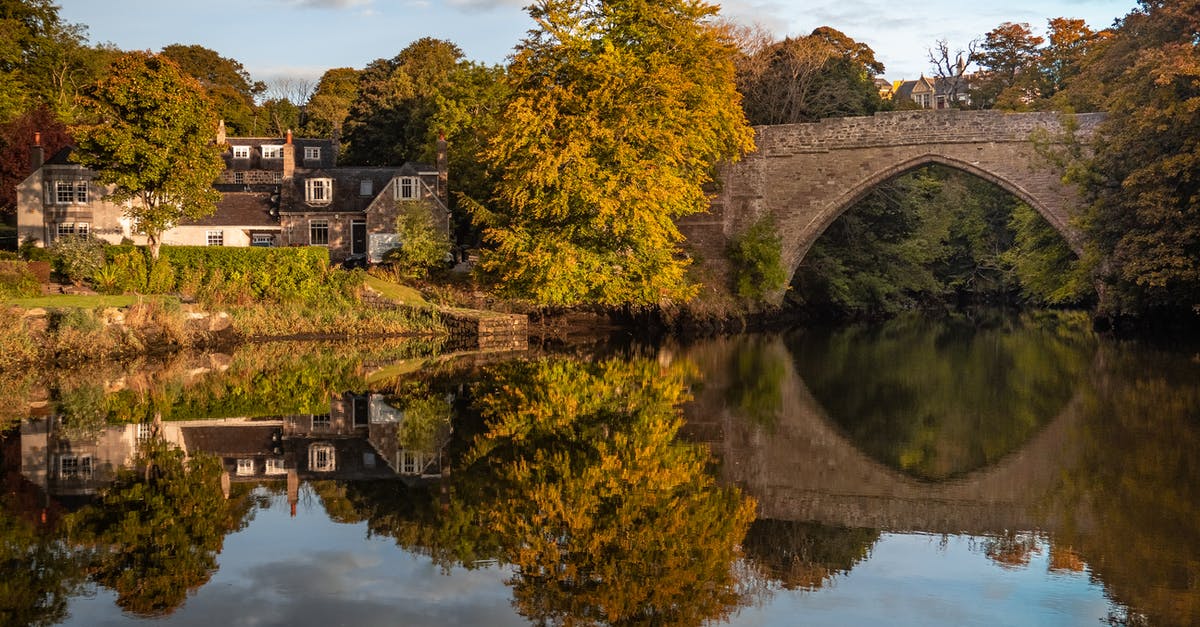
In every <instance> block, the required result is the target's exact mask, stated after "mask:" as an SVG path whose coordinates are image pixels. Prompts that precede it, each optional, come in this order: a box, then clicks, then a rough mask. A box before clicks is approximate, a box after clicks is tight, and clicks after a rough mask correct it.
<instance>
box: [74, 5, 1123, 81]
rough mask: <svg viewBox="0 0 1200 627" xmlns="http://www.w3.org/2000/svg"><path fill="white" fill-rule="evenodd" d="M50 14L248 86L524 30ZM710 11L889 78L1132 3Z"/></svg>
mask: <svg viewBox="0 0 1200 627" xmlns="http://www.w3.org/2000/svg"><path fill="white" fill-rule="evenodd" d="M58 2H59V4H60V5H61V7H62V8H61V11H60V15H61V16H62V17H63V18H64V19H65V20H67V21H69V22H76V23H82V24H85V25H86V26H87V27H88V35H89V38H90V39H91V41H92V42H96V43H100V42H111V43H113V44H116V45H117V46H119V47H120V48H123V49H126V50H133V49H142V50H159V49H161V48H162V47H163V46H166V45H169V44H173V43H182V44H200V45H202V46H206V47H208V48H211V49H213V50H216V51H217V52H219V53H221V54H222V55H223V56H226V57H231V58H234V59H237V60H238V61H240V62H241V63H242V65H244V66H245V67H246V69H247V70H248V71H249V72H250V73H251V75H252V76H253V77H254V78H255V79H257V80H263V81H271V80H272V79H275V78H278V77H281V76H287V77H296V78H306V79H316V78H318V77H319V76H320V75H321V73H322V72H324V71H325V70H326V69H329V68H333V67H354V68H362V67H363V66H365V65H366V64H367V63H369V62H370V61H372V60H374V59H378V58H381V57H392V56H394V55H395V54H396V53H397V52H399V51H400V50H401V49H403V48H404V47H405V46H406V45H408V44H409V43H410V42H412V41H413V40H415V39H418V38H420V37H423V36H433V37H438V38H441V39H447V40H449V41H453V42H454V43H456V44H458V46H459V47H460V48H462V49H463V51H464V52H465V53H466V55H467V57H468V58H469V59H472V60H476V61H483V62H487V63H501V62H503V61H504V59H505V57H506V56H507V55H508V54H509V52H511V50H512V48H513V46H514V45H515V44H516V43H517V42H518V41H519V40H520V39H521V37H522V36H523V35H524V33H525V32H526V31H527V30H529V28H531V27H532V25H533V22H532V21H531V20H530V19H529V17H528V15H527V14H526V13H525V11H524V9H523V8H522V7H523V6H524V5H525V4H526V0H204V1H200V2H197V1H192V0H103V1H101V0H58ZM718 3H719V4H720V5H721V6H722V14H723V15H725V16H726V17H729V18H731V19H733V20H735V21H737V22H741V23H752V22H757V23H759V24H762V25H763V26H765V27H766V28H768V29H769V30H770V31H772V32H773V33H775V34H776V35H778V36H780V37H782V36H784V35H796V34H807V33H808V32H810V31H812V29H814V28H816V27H818V26H832V27H834V28H836V29H838V30H841V31H842V32H844V33H846V34H847V35H849V36H850V37H853V38H854V39H857V40H859V41H863V42H865V43H867V44H868V45H870V46H871V48H872V49H874V50H875V53H876V56H877V58H879V60H880V61H882V62H883V63H884V65H885V66H886V67H887V74H886V75H887V76H888V78H891V79H898V78H915V77H916V76H917V75H918V74H919V73H921V72H928V69H929V63H928V60H927V52H926V51H927V50H928V48H929V47H930V46H931V45H933V43H934V42H935V41H936V40H938V39H946V40H948V41H949V42H950V43H951V45H952V47H957V46H962V45H964V44H966V42H968V41H970V40H971V39H973V38H978V37H981V36H982V35H983V33H986V32H987V31H988V30H991V29H992V28H994V27H995V26H996V25H998V24H1000V23H1001V22H1005V21H1012V22H1028V23H1029V24H1030V25H1031V26H1033V27H1034V28H1036V29H1039V30H1040V29H1043V28H1044V27H1045V24H1046V20H1047V19H1048V18H1051V17H1057V16H1063V17H1075V18H1083V19H1085V20H1086V21H1087V22H1088V24H1090V25H1091V26H1092V27H1094V28H1099V27H1105V26H1109V25H1111V24H1112V22H1113V20H1114V19H1116V18H1119V17H1121V16H1124V15H1125V14H1126V13H1128V12H1129V11H1130V9H1132V8H1133V7H1134V6H1135V4H1136V0H1004V2H962V1H961V0H922V1H920V2H917V1H914V0H908V1H905V0H807V1H796V0H792V1H789V0H722V1H720V2H718Z"/></svg>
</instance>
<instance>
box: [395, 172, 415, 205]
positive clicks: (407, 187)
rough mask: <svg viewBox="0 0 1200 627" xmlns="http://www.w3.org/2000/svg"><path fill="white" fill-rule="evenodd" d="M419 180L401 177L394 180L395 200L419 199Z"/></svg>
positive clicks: (413, 177)
mask: <svg viewBox="0 0 1200 627" xmlns="http://www.w3.org/2000/svg"><path fill="white" fill-rule="evenodd" d="M420 183H421V180H420V179H418V178H417V177H415V176H401V177H398V178H397V179H396V200H413V199H415V198H419V196H418V194H417V190H418V189H420Z"/></svg>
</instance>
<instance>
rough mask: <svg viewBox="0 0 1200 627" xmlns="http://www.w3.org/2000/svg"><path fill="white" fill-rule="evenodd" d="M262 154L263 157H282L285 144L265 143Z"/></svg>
mask: <svg viewBox="0 0 1200 627" xmlns="http://www.w3.org/2000/svg"><path fill="white" fill-rule="evenodd" d="M262 155H263V159H282V158H283V146H279V145H275V144H263V146H262Z"/></svg>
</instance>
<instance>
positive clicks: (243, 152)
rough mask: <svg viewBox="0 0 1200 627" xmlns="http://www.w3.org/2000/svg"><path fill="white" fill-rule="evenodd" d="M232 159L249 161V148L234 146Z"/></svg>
mask: <svg viewBox="0 0 1200 627" xmlns="http://www.w3.org/2000/svg"><path fill="white" fill-rule="evenodd" d="M233 158H234V159H249V158H250V147H249V146H234V147H233Z"/></svg>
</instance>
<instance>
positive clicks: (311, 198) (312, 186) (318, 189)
mask: <svg viewBox="0 0 1200 627" xmlns="http://www.w3.org/2000/svg"><path fill="white" fill-rule="evenodd" d="M304 200H305V201H306V202H308V203H311V204H314V205H327V204H329V203H330V201H332V200H333V179H308V180H306V181H304Z"/></svg>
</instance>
